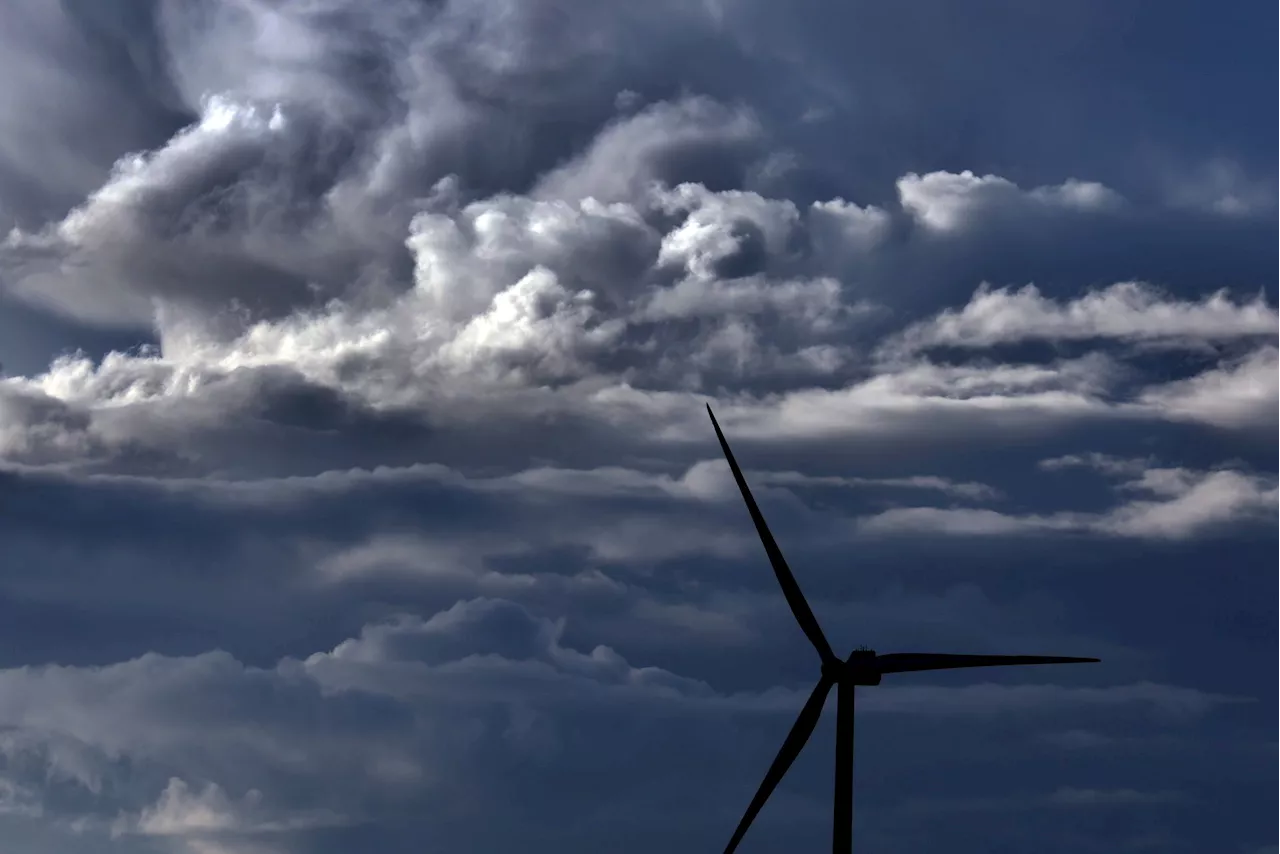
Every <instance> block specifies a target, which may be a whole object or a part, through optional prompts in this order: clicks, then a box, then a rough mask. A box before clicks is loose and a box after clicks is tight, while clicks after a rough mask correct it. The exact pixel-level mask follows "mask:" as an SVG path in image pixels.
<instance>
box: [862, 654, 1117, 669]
mask: <svg viewBox="0 0 1280 854" xmlns="http://www.w3.org/2000/svg"><path fill="white" fill-rule="evenodd" d="M1100 660H1101V659H1097V658H1068V657H1066V656H1061V655H946V654H943V653H928V652H891V653H889V654H887V655H877V656H876V667H878V668H879V669H880V672H881V673H906V672H908V671H914V670H951V669H953V668H956V667H1003V666H1005V665H1010V664H1094V663H1097V662H1098V661H1100Z"/></svg>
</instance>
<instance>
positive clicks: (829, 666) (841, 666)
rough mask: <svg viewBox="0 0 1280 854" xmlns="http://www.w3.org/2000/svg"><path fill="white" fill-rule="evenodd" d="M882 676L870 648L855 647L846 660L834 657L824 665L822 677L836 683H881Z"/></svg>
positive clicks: (873, 652)
mask: <svg viewBox="0 0 1280 854" xmlns="http://www.w3.org/2000/svg"><path fill="white" fill-rule="evenodd" d="M882 676H883V673H882V672H881V670H880V665H879V663H878V662H877V661H876V653H875V650H870V649H855V650H854V651H853V652H851V653H849V657H848V658H846V659H845V660H844V661H841V660H839V659H838V658H833V659H831V660H829V661H826V662H823V665H822V678H823V679H826V680H828V681H829V682H831V683H832V684H835V685H879V684H880V679H881V677H882Z"/></svg>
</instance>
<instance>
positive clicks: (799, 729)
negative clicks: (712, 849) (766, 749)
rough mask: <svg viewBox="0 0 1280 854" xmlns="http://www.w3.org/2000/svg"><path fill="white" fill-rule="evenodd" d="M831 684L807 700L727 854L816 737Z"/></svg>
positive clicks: (822, 684) (821, 684)
mask: <svg viewBox="0 0 1280 854" xmlns="http://www.w3.org/2000/svg"><path fill="white" fill-rule="evenodd" d="M831 684H832V683H831V682H830V680H828V679H827V678H826V677H823V678H822V679H820V680H818V684H817V685H815V686H814V688H813V693H812V694H810V695H809V699H808V700H806V701H805V704H804V708H803V709H801V710H800V715H799V717H797V718H796V722H795V723H794V724H792V725H791V732H789V733H787V738H786V740H785V741H784V742H782V749H781V750H779V751H778V755H777V756H776V757H774V760H773V764H772V765H770V766H769V770H768V772H766V773H765V775H764V781H763V782H761V783H760V788H759V789H757V790H756V796H755V797H754V798H752V799H751V803H750V805H748V806H747V811H746V813H744V814H743V816H742V821H740V822H738V829H737V830H735V831H734V832H733V838H732V839H730V840H729V847H728V848H725V849H724V854H732V852H733V849H735V848H737V847H738V843H739V842H741V841H742V837H743V836H744V835H745V834H746V832H747V828H748V827H750V826H751V822H752V821H753V820H754V819H755V817H756V813H758V812H760V808H761V807H763V806H764V802H765V801H767V800H768V799H769V795H771V794H773V790H774V789H775V788H777V786H778V783H779V782H780V781H781V780H782V776H783V775H784V774H786V773H787V769H788V768H790V767H791V763H792V762H795V761H796V757H797V756H799V755H800V750H801V748H803V747H804V745H805V742H806V741H808V740H809V736H811V735H813V729H814V727H816V726H817V725H818V718H820V717H822V704H823V703H825V702H826V701H827V693H828V692H829V691H830V690H831Z"/></svg>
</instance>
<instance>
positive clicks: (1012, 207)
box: [897, 169, 1123, 234]
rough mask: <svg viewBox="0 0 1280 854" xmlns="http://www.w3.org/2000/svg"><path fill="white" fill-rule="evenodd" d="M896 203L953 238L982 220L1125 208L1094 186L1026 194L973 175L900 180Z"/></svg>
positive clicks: (1076, 184)
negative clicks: (984, 217)
mask: <svg viewBox="0 0 1280 854" xmlns="http://www.w3.org/2000/svg"><path fill="white" fill-rule="evenodd" d="M897 187H898V200H899V202H900V204H901V205H902V208H903V210H905V211H907V213H909V214H910V215H911V216H912V217H913V218H914V219H915V220H916V221H917V222H919V223H920V224H921V225H923V226H924V227H925V228H927V229H929V230H931V231H935V232H940V233H944V234H946V233H950V232H955V231H959V230H961V229H963V228H964V227H965V225H966V224H967V222H968V221H969V220H971V219H972V218H974V217H977V216H982V215H984V214H988V215H989V214H993V213H994V214H1003V215H1018V214H1024V215H1026V214H1030V215H1034V214H1035V213H1037V212H1039V211H1053V210H1065V211H1084V212H1090V211H1105V210H1106V209H1108V208H1112V207H1115V206H1118V205H1120V204H1122V202H1123V200H1122V199H1121V198H1120V197H1119V196H1118V195H1116V193H1115V192H1113V191H1112V190H1109V189H1107V188H1106V187H1104V186H1102V185H1101V184H1098V183H1096V182H1093V181H1078V180H1075V179H1069V180H1067V181H1066V182H1064V183H1062V184H1059V185H1056V186H1044V187H1036V188H1035V189H1032V190H1026V191H1024V190H1022V189H1021V188H1019V187H1018V185H1016V184H1014V183H1013V182H1012V181H1009V180H1007V179H1005V178H1001V177H1000V176H998V175H983V176H981V177H979V176H977V175H974V174H973V173H972V172H970V171H969V170H967V169H966V170H965V171H963V172H960V173H959V174H955V173H952V172H930V173H928V174H926V175H923V176H921V175H917V174H916V173H914V172H911V173H908V174H906V175H904V176H902V177H901V178H899V179H898V183H897Z"/></svg>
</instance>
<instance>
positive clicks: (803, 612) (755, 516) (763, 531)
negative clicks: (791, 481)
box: [707, 403, 837, 662]
mask: <svg viewBox="0 0 1280 854" xmlns="http://www.w3.org/2000/svg"><path fill="white" fill-rule="evenodd" d="M707 414H708V415H710V416H711V426H712V427H714V428H715V430H716V438H717V439H719V440H720V448H721V449H722V450H723V451H724V458H725V459H726V460H727V461H728V462H729V470H730V471H732V472H733V479H734V480H735V481H737V482H738V490H739V491H740V492H741V493H742V500H743V501H745V502H746V503H747V511H748V512H749V513H751V521H752V522H754V523H755V525H756V533H758V534H759V535H760V542H762V543H764V550H765V552H766V553H768V555H769V563H770V564H772V565H773V574H774V575H776V576H777V577H778V584H780V585H781V586H782V595H783V596H785V597H787V604H788V605H790V606H791V613H792V614H794V615H795V617H796V622H798V623H799V624H800V628H801V629H802V630H803V631H804V633H805V635H806V636H807V637H808V638H809V643H811V644H813V647H814V649H816V650H817V651H818V655H819V656H821V657H822V660H823V662H833V661H836V660H837V659H836V655H835V653H834V652H832V651H831V644H829V643H827V638H826V636H825V635H824V634H823V633H822V627H821V626H819V625H818V618H817V617H815V616H813V611H812V610H810V608H809V603H808V602H806V601H805V598H804V594H803V593H801V592H800V585H799V584H797V583H796V579H795V576H793V575H792V574H791V568H790V567H788V566H787V560H786V558H784V557H783V556H782V550H781V549H779V548H778V544H777V543H776V542H775V541H774V539H773V534H771V533H769V526H768V525H767V524H765V521H764V515H763V514H762V513H761V512H760V508H759V507H758V506H757V505H756V500H755V499H754V498H753V497H751V489H750V487H748V486H747V479H746V478H745V477H743V476H742V469H740V468H738V461H737V460H735V459H734V458H733V451H731V450H729V442H728V440H727V439H725V437H724V433H723V432H721V430H720V424H719V423H718V422H717V421H716V415H715V413H714V412H712V411H711V404H709V403H708V404H707Z"/></svg>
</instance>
